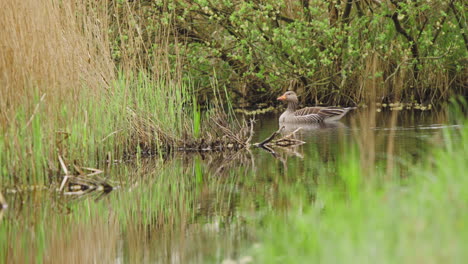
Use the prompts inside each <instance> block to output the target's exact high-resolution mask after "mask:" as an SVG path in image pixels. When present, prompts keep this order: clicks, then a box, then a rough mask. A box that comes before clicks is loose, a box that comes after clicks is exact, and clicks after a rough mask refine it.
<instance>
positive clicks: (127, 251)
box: [0, 112, 455, 263]
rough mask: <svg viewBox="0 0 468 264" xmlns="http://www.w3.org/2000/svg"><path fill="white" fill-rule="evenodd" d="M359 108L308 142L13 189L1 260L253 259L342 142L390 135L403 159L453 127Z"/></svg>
mask: <svg viewBox="0 0 468 264" xmlns="http://www.w3.org/2000/svg"><path fill="white" fill-rule="evenodd" d="M356 117H357V114H356V113H353V114H350V115H349V116H347V117H346V118H345V119H344V120H342V121H341V122H340V123H338V124H335V125H329V126H326V127H323V126H322V127H320V126H318V127H308V128H306V129H303V130H302V131H301V132H300V135H299V137H300V138H301V139H302V140H303V141H305V142H307V143H306V144H304V145H302V146H300V147H295V148H285V149H277V150H276V151H277V156H276V157H274V156H273V155H271V154H270V153H268V152H266V151H263V150H261V149H258V148H252V149H251V150H250V151H241V152H237V153H234V152H227V153H201V154H199V153H188V154H187V153H179V154H175V155H174V156H173V157H171V158H169V159H167V160H164V161H161V160H159V159H158V158H146V159H140V160H134V161H131V162H127V163H123V164H117V165H112V166H110V167H109V168H106V169H105V173H104V177H107V178H108V179H109V182H110V183H111V184H112V185H113V186H118V187H119V188H118V189H117V190H114V191H112V192H110V193H109V194H107V195H101V194H100V193H91V194H88V195H86V196H83V197H75V196H63V195H60V194H58V193H57V192H56V191H55V188H48V189H42V190H38V191H25V192H17V193H10V194H7V195H6V199H7V200H8V202H9V208H8V210H6V211H4V212H3V213H2V214H3V218H2V220H1V223H0V225H1V226H0V235H1V237H2V239H1V241H2V242H1V245H0V246H1V247H0V262H8V263H12V262H16V263H33V262H45V263H221V262H223V261H226V260H228V259H231V260H244V261H245V262H248V260H249V258H248V257H247V258H246V256H245V255H243V254H245V253H243V252H246V251H245V250H248V249H249V248H252V247H255V246H257V245H259V244H261V241H260V240H259V238H258V232H257V231H258V229H259V227H261V225H262V219H264V217H265V216H266V215H268V214H271V213H275V214H285V213H287V212H288V210H289V209H290V208H291V207H292V206H293V205H294V208H295V209H297V208H300V207H301V205H306V204H310V203H313V201H314V195H315V189H316V187H317V186H318V185H319V184H333V182H334V181H335V180H336V179H335V174H336V167H335V161H336V159H337V157H338V156H339V154H340V153H341V152H342V151H343V149H344V147H345V146H349V145H351V144H353V143H356V140H357V138H359V137H360V135H363V133H365V132H366V131H367V132H368V131H372V132H373V133H370V134H369V133H368V134H365V135H372V137H373V139H372V141H373V142H375V144H374V145H375V148H374V149H375V157H376V159H377V160H378V161H379V160H381V161H385V160H386V159H387V158H388V155H389V154H388V153H387V147H388V139H389V138H392V139H393V140H394V141H393V143H394V147H393V148H394V151H393V154H392V155H393V156H394V159H395V160H396V162H399V160H401V162H402V164H404V163H405V162H406V164H407V163H408V162H412V161H414V160H417V159H419V158H420V157H421V156H422V155H424V152H425V150H427V149H428V148H429V147H430V145H431V144H433V143H434V142H438V141H440V140H441V137H440V132H441V130H442V129H443V128H446V127H448V128H449V129H455V128H454V127H455V126H451V125H450V124H447V118H446V115H445V114H444V113H429V112H400V113H398V117H397V120H396V126H395V127H391V126H390V123H391V121H390V120H391V117H390V113H378V114H377V120H376V123H375V125H374V126H369V125H364V124H361V125H360V124H359V122H356V121H355V119H356ZM257 119H259V121H258V122H257V123H256V125H255V137H254V140H253V142H259V141H261V140H263V139H265V138H266V137H268V136H269V135H270V134H271V133H272V132H274V131H276V130H277V129H278V123H277V116H276V115H265V116H261V117H257ZM361 138H362V137H361ZM369 140H371V139H369ZM376 164H379V163H378V162H377V163H376ZM402 174H404V171H403V172H402ZM402 176H403V177H404V175H402Z"/></svg>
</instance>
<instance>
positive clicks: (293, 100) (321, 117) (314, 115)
mask: <svg viewBox="0 0 468 264" xmlns="http://www.w3.org/2000/svg"><path fill="white" fill-rule="evenodd" d="M277 100H279V101H283V102H287V103H288V108H287V109H286V111H284V113H283V114H282V115H281V116H280V118H279V122H280V123H296V124H297V123H301V124H306V123H321V122H333V121H337V120H339V119H341V118H342V117H343V116H344V115H346V113H348V112H349V110H352V109H355V108H356V107H346V108H343V107H320V106H315V107H305V108H302V109H298V108H299V101H298V100H297V95H296V93H295V92H293V91H287V92H285V93H284V94H283V95H282V96H280V97H278V99H277Z"/></svg>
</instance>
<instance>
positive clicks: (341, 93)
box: [120, 0, 468, 104]
mask: <svg viewBox="0 0 468 264" xmlns="http://www.w3.org/2000/svg"><path fill="white" fill-rule="evenodd" d="M347 2H349V1H328V2H327V1H319V0H311V1H302V2H301V1H296V2H289V1H260V2H245V1H225V0H204V1H169V2H167V3H166V4H162V3H160V2H158V3H154V2H153V3H151V4H150V3H147V4H141V5H135V6H133V8H134V9H135V10H140V11H141V10H144V11H141V12H142V14H143V15H142V16H140V17H139V18H138V19H139V20H138V21H136V23H137V24H138V25H140V27H144V26H146V27H147V30H146V31H145V32H144V33H143V39H144V43H146V44H143V46H142V48H141V49H140V50H141V52H142V53H145V55H144V56H147V57H152V56H155V54H157V53H155V52H156V51H157V50H154V49H151V48H150V49H148V48H144V47H153V46H152V45H150V43H153V37H152V36H154V35H155V34H156V33H155V31H156V32H157V31H158V28H160V27H158V25H160V24H161V23H162V24H170V26H171V28H172V29H173V30H172V33H173V34H172V36H171V38H172V40H176V38H177V40H179V41H178V42H174V41H173V42H171V43H172V44H171V48H169V49H168V51H169V52H175V51H178V52H180V53H179V54H183V59H182V61H183V62H184V66H183V67H184V69H186V71H187V72H189V73H190V76H191V77H192V78H193V79H194V80H196V82H197V84H200V85H201V86H202V87H203V86H204V87H207V86H208V84H209V82H210V78H211V77H212V76H211V74H210V73H211V72H212V69H213V68H214V69H215V70H216V72H217V73H218V79H219V82H220V85H221V86H223V85H226V86H227V87H229V88H230V91H231V92H232V93H233V94H235V95H237V96H238V97H240V99H241V100H246V99H248V100H249V101H250V102H258V101H264V100H265V99H266V97H265V96H270V94H271V93H278V91H279V90H281V89H284V88H285V87H290V86H291V85H292V87H290V88H293V89H300V90H303V91H304V92H305V94H306V95H307V96H308V97H309V98H313V99H314V100H315V101H316V103H319V102H322V103H333V104H356V103H358V102H360V101H361V100H362V99H363V98H364V97H365V96H364V95H363V93H362V91H361V88H360V83H362V82H363V81H364V80H365V79H366V78H367V77H368V74H369V73H368V72H369V69H368V68H366V65H367V64H369V63H371V62H372V61H373V60H374V59H376V60H377V65H376V68H377V71H378V72H380V73H381V74H380V76H377V77H376V80H377V83H378V84H377V85H378V87H374V89H376V88H378V89H379V91H380V94H377V96H378V98H379V99H378V100H382V101H393V100H395V97H400V98H405V99H406V100H409V99H410V98H414V99H416V100H418V101H426V100H436V101H438V100H446V99H447V98H448V97H449V96H450V94H451V93H457V92H458V93H459V92H463V90H462V89H463V86H464V85H465V84H464V83H463V80H464V79H466V71H465V72H463V70H462V69H464V68H465V67H466V61H465V60H464V58H466V57H467V55H468V53H467V51H468V43H465V42H464V37H465V38H466V33H465V31H466V30H467V29H466V17H465V14H464V13H463V12H462V11H461V10H463V6H462V4H461V3H459V1H455V4H453V2H454V1H449V0H444V1H409V2H405V1H390V2H388V1H387V2H385V1H382V3H381V4H377V2H376V1H367V2H361V1H352V2H350V3H351V4H348V3H347ZM455 13H456V14H457V15H456V16H455V15H454V14H455ZM394 18H395V19H394ZM128 30H129V31H133V32H134V28H132V27H130V28H129V29H128ZM133 34H135V32H134V33H133ZM180 40H183V41H180ZM120 41H125V40H120ZM145 45H146V46H145ZM176 46H178V47H177V48H176ZM120 49H121V51H122V52H123V51H124V50H125V49H126V46H121V48H120ZM156 49H157V47H156ZM142 57H143V56H142ZM148 61H152V60H151V59H149V60H148ZM149 64H151V63H149ZM441 80H447V81H441ZM244 87H245V88H244ZM267 98H268V97H267Z"/></svg>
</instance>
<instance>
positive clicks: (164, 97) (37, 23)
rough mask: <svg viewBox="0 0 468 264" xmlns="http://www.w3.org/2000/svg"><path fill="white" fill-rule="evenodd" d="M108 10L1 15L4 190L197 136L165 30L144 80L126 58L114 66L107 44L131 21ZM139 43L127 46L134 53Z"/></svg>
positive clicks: (91, 5)
mask: <svg viewBox="0 0 468 264" xmlns="http://www.w3.org/2000/svg"><path fill="white" fill-rule="evenodd" d="M113 8H115V6H114V3H109V2H107V1H98V2H96V1H90V0H80V1H67V2H60V1H42V0H40V1H22V2H20V3H14V2H9V3H6V4H5V6H4V7H3V8H2V10H1V11H0V17H1V18H0V26H2V28H4V29H5V30H2V31H1V32H0V46H2V50H1V51H0V71H1V72H2V74H1V75H0V84H1V85H0V87H1V88H0V89H1V94H2V96H1V97H0V109H1V111H0V125H1V127H0V173H1V177H0V182H1V183H2V184H8V185H13V184H14V185H22V184H36V183H37V184H44V183H48V182H50V181H51V180H52V181H54V180H56V179H58V178H60V175H59V172H60V169H59V168H60V166H59V164H58V162H57V156H58V155H61V156H62V157H63V158H64V159H66V161H67V162H70V163H80V164H81V165H86V166H101V165H102V164H101V163H102V162H112V161H113V160H115V159H122V157H123V156H124V154H132V153H135V152H139V151H140V152H141V151H142V150H145V151H148V150H151V151H154V150H158V149H159V150H160V149H162V148H164V147H166V146H168V145H171V144H173V143H174V142H175V141H176V140H178V139H180V138H182V136H183V135H187V134H189V135H191V134H193V133H195V134H196V135H198V134H200V117H199V116H198V117H197V113H198V115H199V110H198V108H197V106H195V105H194V106H193V107H191V104H196V100H195V99H194V92H193V88H192V87H190V85H189V84H185V83H184V82H183V76H182V69H181V68H180V67H178V66H177V65H180V64H181V62H180V61H179V56H175V59H173V58H174V56H172V57H170V56H169V53H168V49H169V47H170V44H169V43H168V38H167V34H168V33H167V31H169V30H170V28H164V27H161V28H160V29H159V31H158V32H159V34H158V35H155V36H153V37H154V40H155V41H154V42H155V43H159V46H158V47H159V48H158V49H155V50H154V51H153V52H154V56H152V58H154V60H155V61H154V65H157V66H158V67H156V68H154V69H153V70H152V71H148V70H144V69H142V68H141V67H140V66H141V64H139V63H138V60H136V59H135V57H133V56H130V55H129V56H124V57H123V58H120V59H119V60H118V64H116V60H114V59H115V56H114V54H112V50H113V49H112V45H113V43H111V41H110V40H109V36H114V35H115V34H118V32H119V29H120V27H127V26H130V24H131V20H132V19H133V18H134V16H135V14H134V13H132V12H128V13H125V14H124V15H122V16H119V19H120V20H119V21H118V22H119V23H117V22H116V21H111V16H110V15H109V14H110V13H112V12H111V11H110V10H111V9H113ZM111 23H112V24H111ZM113 30H116V32H117V33H115V32H114V31H113ZM121 37H122V38H124V36H121ZM139 37H140V36H138V35H135V36H128V35H126V36H125V38H126V39H127V40H128V41H130V42H132V43H134V44H135V43H137V42H138V39H139ZM135 45H137V44H135ZM131 46H132V45H130V46H128V47H127V48H128V49H129V50H131V48H132V47H131ZM113 56H114V57H113ZM174 65H176V66H174ZM117 68H119V70H117ZM192 118H194V119H195V121H196V122H195V124H194V125H192V124H191V119H192ZM192 132H193V133H192Z"/></svg>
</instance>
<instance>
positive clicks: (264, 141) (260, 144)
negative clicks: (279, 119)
mask: <svg viewBox="0 0 468 264" xmlns="http://www.w3.org/2000/svg"><path fill="white" fill-rule="evenodd" d="M283 129H284V126H282V127H281V128H280V129H278V130H277V131H275V132H273V134H271V135H270V136H269V137H267V138H266V139H265V140H263V141H262V142H260V143H255V144H254V146H256V147H263V146H264V145H266V144H268V143H269V142H270V141H272V140H273V139H274V138H275V137H276V135H278V134H279V133H280V132H281V130H283Z"/></svg>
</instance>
